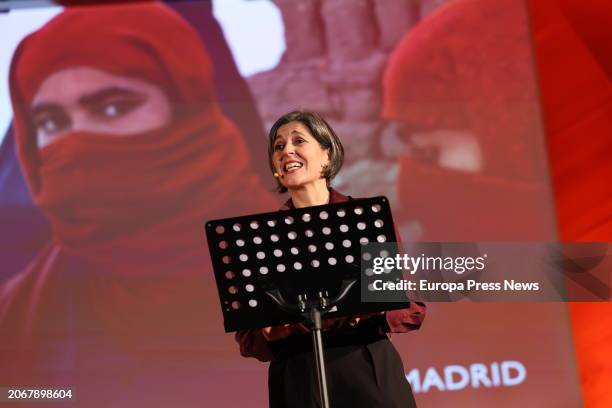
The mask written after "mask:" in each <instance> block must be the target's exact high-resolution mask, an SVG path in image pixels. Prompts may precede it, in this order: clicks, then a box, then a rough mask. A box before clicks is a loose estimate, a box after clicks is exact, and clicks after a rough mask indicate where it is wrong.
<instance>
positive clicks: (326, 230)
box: [322, 227, 331, 235]
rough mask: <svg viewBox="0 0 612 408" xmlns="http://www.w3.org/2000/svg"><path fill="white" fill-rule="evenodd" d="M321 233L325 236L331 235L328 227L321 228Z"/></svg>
mask: <svg viewBox="0 0 612 408" xmlns="http://www.w3.org/2000/svg"><path fill="white" fill-rule="evenodd" d="M322 231H323V233H324V234H325V235H329V234H331V228H329V227H323V230H322Z"/></svg>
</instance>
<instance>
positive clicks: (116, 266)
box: [0, 4, 276, 406]
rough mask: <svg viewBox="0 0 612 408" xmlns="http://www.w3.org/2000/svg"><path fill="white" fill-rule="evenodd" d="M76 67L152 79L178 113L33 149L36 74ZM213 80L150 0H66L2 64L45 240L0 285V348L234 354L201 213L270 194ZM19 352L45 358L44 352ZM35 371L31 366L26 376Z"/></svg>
mask: <svg viewBox="0 0 612 408" xmlns="http://www.w3.org/2000/svg"><path fill="white" fill-rule="evenodd" d="M74 66H87V67H94V68H97V69H101V70H104V71H107V72H110V73H112V74H116V75H121V76H128V77H130V76H133V77H135V78H139V79H144V80H147V81H149V82H151V83H153V84H156V85H158V86H160V87H161V88H162V89H163V90H164V91H165V92H166V94H167V95H168V96H169V98H170V99H171V103H172V104H173V106H174V108H175V111H176V112H177V113H176V114H175V117H174V119H173V120H172V122H171V123H170V124H169V125H167V126H165V127H164V128H161V129H158V130H154V131H151V132H146V133H143V134H137V135H130V136H124V137H121V138H119V137H112V136H110V135H103V134H92V133H72V134H69V135H66V136H65V137H64V138H62V139H61V140H58V141H56V142H55V143H53V144H51V145H49V146H47V147H45V148H43V149H42V150H40V151H38V149H37V147H36V143H35V135H34V133H33V131H32V124H31V123H30V122H29V119H28V108H29V105H30V101H31V99H32V97H33V95H34V93H35V92H36V90H37V88H38V86H39V85H40V84H41V82H42V81H43V80H44V79H45V78H46V77H48V76H49V75H50V74H52V73H54V72H57V71H58V70H61V69H64V68H67V67H74ZM212 81H213V73H212V70H211V64H210V61H209V60H208V56H207V54H206V52H205V50H204V48H203V45H202V44H201V42H200V40H199V38H198V36H197V34H196V33H195V32H194V31H193V30H192V28H191V27H190V26H189V25H188V24H187V23H185V22H184V21H183V20H182V19H181V18H180V17H178V15H176V14H175V13H174V12H172V11H171V10H170V9H168V8H166V7H165V6H163V5H159V4H137V5H127V6H112V7H83V8H71V9H67V10H66V11H64V12H62V13H61V14H59V15H58V16H57V17H55V18H54V19H52V20H51V21H50V22H49V23H47V24H46V25H45V26H44V27H42V28H41V29H40V30H39V31H37V32H35V33H33V34H32V35H30V36H28V37H27V38H26V39H25V40H23V42H22V43H21V44H20V46H19V47H18V50H17V51H16V53H15V56H14V58H13V62H12V66H11V76H10V86H11V96H12V101H13V108H14V112H15V135H16V140H17V145H18V156H19V159H20V161H21V164H22V166H23V169H24V173H25V175H26V179H27V182H28V184H29V186H30V189H31V191H32V195H33V198H34V200H35V202H36V204H37V205H39V206H40V207H42V208H43V209H44V211H45V212H46V214H47V215H48V217H49V219H50V221H51V223H52V226H53V233H54V242H53V243H51V244H50V246H49V247H48V248H47V249H46V250H45V252H44V253H41V254H40V256H39V257H38V259H37V260H36V261H35V262H34V263H33V264H32V265H30V267H29V268H28V270H27V271H24V273H22V274H20V275H19V276H17V277H16V278H14V279H13V280H12V281H10V282H9V283H8V284H7V285H5V286H4V287H3V288H2V289H0V332H1V333H2V336H3V339H6V342H5V343H4V344H5V345H6V348H5V350H6V351H7V353H8V354H9V355H11V356H17V355H18V352H17V349H19V350H34V349H32V348H33V347H39V348H43V349H45V348H46V349H53V350H54V351H57V350H56V346H57V347H58V348H62V347H71V346H70V345H71V344H73V342H74V341H77V342H79V341H80V350H81V352H83V353H84V354H85V355H86V356H88V357H87V359H89V358H90V357H89V355H91V354H93V353H95V352H96V351H97V350H96V347H97V343H96V341H101V342H103V343H104V344H115V346H116V347H119V348H121V349H123V350H130V351H131V352H133V353H136V354H142V353H144V354H146V353H151V352H155V353H157V356H158V358H161V361H163V362H164V363H167V364H170V363H172V364H178V365H179V366H180V362H181V361H183V359H184V360H185V361H192V363H190V364H195V363H194V362H195V361H200V362H202V360H200V359H201V358H203V357H206V356H208V357H210V356H221V355H228V354H230V355H234V354H235V352H234V350H232V347H231V346H233V344H232V342H231V341H229V342H228V339H227V338H226V337H225V336H224V335H223V328H222V325H221V319H220V317H221V316H220V308H219V305H218V298H217V294H216V289H215V284H214V280H213V277H212V274H211V271H210V260H209V259H208V250H207V249H206V246H205V241H204V238H205V235H204V221H205V220H208V219H214V218H220V217H227V216H232V215H240V214H244V213H252V212H260V211H263V210H267V209H269V208H270V207H272V206H274V205H275V203H276V200H275V199H274V198H273V197H272V196H271V195H270V194H269V193H268V192H266V191H265V190H264V189H263V188H262V187H261V185H260V184H259V181H258V180H259V179H258V178H257V177H256V176H255V174H254V173H253V172H252V171H251V169H250V168H249V167H248V155H249V153H248V151H247V149H246V146H245V143H244V140H243V137H242V135H241V134H240V133H239V131H238V130H237V128H236V127H235V126H234V125H233V124H232V123H230V122H229V121H228V120H227V119H226V118H225V117H224V116H223V115H222V113H221V111H220V110H219V107H218V105H217V102H216V98H215V95H214V93H213V82H212ZM258 159H261V160H265V158H264V157H261V158H258ZM245 198H246V199H245ZM65 304H67V306H65ZM71 305H72V306H71ZM65 308H68V309H67V310H70V311H71V312H70V313H72V315H70V314H67V312H66V309H65ZM75 313H76V315H77V316H76V317H75V315H74V314H75ZM81 315H82V316H81ZM92 333H93V334H95V336H94V338H95V339H96V341H90V337H89V336H91V335H93V334H92ZM75 337H76V339H75ZM9 339H14V343H12V342H11V341H9ZM109 342H110V343H109ZM10 345H16V346H15V349H11V346H10ZM115 346H113V347H115ZM73 351H74V350H73ZM2 354H4V352H3V353H2ZM22 355H23V356H25V357H24V358H27V359H32V360H35V359H36V360H37V362H38V363H39V364H41V365H42V366H45V367H47V366H49V367H53V365H52V363H51V362H50V357H48V356H44V353H41V354H40V355H37V354H36V353H34V352H27V351H26V352H25V353H24V354H22ZM41 356H44V357H43V358H39V357H41ZM110 356H111V358H109V360H108V364H110V361H112V360H113V358H116V356H114V355H112V353H111V354H110ZM2 357H4V356H2ZM47 357H48V358H47ZM12 363H14V364H12ZM12 363H9V362H8V360H6V366H7V367H12V369H13V370H14V372H13V373H16V372H17V371H25V368H24V369H21V368H19V367H21V365H20V363H19V361H18V359H17V357H15V358H14V359H12ZM133 363H134V362H133V361H132V362H131V363H130V362H128V360H125V359H124V360H122V362H120V363H118V365H117V366H116V367H110V368H109V369H110V370H111V372H107V373H105V374H103V375H102V377H104V378H105V380H104V381H107V380H108V381H112V378H113V376H114V375H115V374H118V373H119V372H124V373H132V374H133V372H132V371H130V369H134V368H135V367H136V366H137V364H136V365H134V364H133ZM141 363H142V362H139V363H138V364H141ZM62 364H67V363H66V362H65V361H64V362H63V363H62ZM74 364H77V365H78V364H80V361H78V360H77V362H76V363H74ZM103 365H104V364H99V365H96V364H93V365H92V367H97V366H100V367H101V366H103ZM160 367H161V365H160ZM39 368H40V367H39ZM90 368H91V367H90ZM75 370H76V368H75V367H74V366H71V368H70V369H68V370H65V369H64V371H62V370H60V371H59V372H64V373H70V374H71V375H72V374H74V375H76V374H75V373H76V371H75ZM94 370H95V369H94ZM170 371H172V370H170ZM7 372H8V373H10V372H11V370H10V369H9V370H8V371H7ZM43 372H44V370H43V369H41V370H39V371H36V372H34V371H32V370H30V373H29V374H27V373H26V374H27V375H29V376H30V377H27V378H28V381H30V379H31V378H35V377H36V375H37V374H40V373H43ZM49 372H53V371H52V370H51V371H49ZM13 373H11V374H13ZM111 373H114V374H111ZM56 374H57V372H56ZM125 375H128V374H125ZM85 377H87V376H85ZM36 378H37V377H36ZM144 378H148V377H144ZM160 378H161V377H160ZM164 378H165V377H164ZM178 378H179V377H178V374H177V381H178ZM193 378H194V379H195V378H198V377H195V376H194V377H193ZM10 379H14V377H11V378H10ZM116 380H117V381H119V382H120V381H122V380H121V378H120V376H119V377H118V378H117V379H116ZM200 380H201V378H200ZM100 381H102V380H100ZM126 381H127V382H126V383H124V385H125V384H127V383H130V381H131V380H130V381H128V380H126ZM0 382H2V383H18V382H14V381H8V382H7V381H0ZM22 383H23V382H22ZM41 383H49V382H48V381H47V382H45V381H43V382H41ZM212 383H213V382H211V384H212ZM91 384H96V382H95V380H93V379H92V382H91ZM92 388H93V387H92ZM91 391H92V392H96V390H91ZM97 392H98V393H99V392H100V391H99V389H98V391H97ZM83 398H85V396H84V395H83ZM124 401H125V399H124ZM158 405H159V406H164V405H163V404H162V402H160V401H158V402H157V403H155V404H152V405H149V406H158ZM89 406H91V405H89ZM165 406H167V405H165Z"/></svg>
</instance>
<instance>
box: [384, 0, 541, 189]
mask: <svg viewBox="0 0 612 408" xmlns="http://www.w3.org/2000/svg"><path fill="white" fill-rule="evenodd" d="M483 15H485V16H487V17H486V18H483V17H482V16H483ZM383 90H384V100H383V112H382V115H383V117H384V118H385V119H387V120H391V121H396V122H401V123H402V124H404V125H407V126H404V127H403V128H401V129H403V130H404V131H405V132H407V133H420V134H421V136H422V138H423V139H427V138H428V137H429V136H430V139H432V144H434V143H433V139H437V141H438V142H439V143H440V144H443V141H444V140H443V139H446V142H447V144H448V145H449V148H450V147H452V146H450V145H453V144H455V142H456V141H457V139H458V136H460V135H462V134H463V135H466V136H467V135H472V138H470V137H465V139H466V143H472V142H473V140H475V141H476V142H477V143H478V150H479V151H480V154H481V156H482V157H481V160H482V166H475V167H471V168H470V167H469V166H466V167H467V170H479V171H481V172H482V173H485V174H486V175H488V176H494V177H503V178H511V179H518V180H523V181H544V180H545V174H546V173H545V172H546V168H545V165H544V164H543V163H544V160H543V157H544V155H545V151H544V149H543V146H544V145H543V135H542V133H541V119H540V111H539V107H538V96H537V88H536V79H535V76H534V69H533V59H532V53H531V40H530V38H529V26H528V21H527V11H526V9H525V7H524V5H523V4H522V3H521V4H519V3H517V2H513V1H512V0H501V1H498V2H488V1H486V0H484V1H482V0H476V1H471V0H466V1H464V0H459V1H455V2H451V3H449V4H447V5H446V6H444V7H441V8H440V9H438V10H437V11H436V12H435V13H433V14H432V15H431V16H429V17H428V18H427V19H426V20H424V21H423V22H422V23H421V24H420V25H419V26H418V27H415V29H414V30H411V31H410V32H409V33H408V34H407V35H406V36H405V37H404V38H403V39H402V41H401V42H400V43H399V44H398V46H397V48H396V49H395V51H394V52H393V54H392V56H391V58H390V60H389V64H388V66H387V69H386V72H385V76H384V80H383ZM444 136H446V137H444ZM423 143H425V141H423ZM440 147H442V148H444V147H445V146H440ZM469 147H470V146H468V145H466V146H464V148H469ZM441 150H445V149H441ZM447 167H449V168H450V167H452V166H447Z"/></svg>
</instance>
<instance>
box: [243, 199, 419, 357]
mask: <svg viewBox="0 0 612 408" xmlns="http://www.w3.org/2000/svg"><path fill="white" fill-rule="evenodd" d="M348 200H349V197H347V196H345V195H343V194H340V193H339V192H337V191H336V190H333V189H331V190H330V197H329V203H330V204H335V203H342V202H345V201H348ZM294 208H295V207H294V206H293V201H291V199H289V200H288V201H287V202H286V203H285V204H284V205H283V206H282V207H281V210H291V209H294ZM398 238H399V235H398ZM426 312H427V307H426V306H425V304H424V303H421V302H410V306H409V307H408V308H406V309H397V310H391V311H388V312H385V320H386V323H387V326H388V327H387V328H385V330H387V329H388V331H389V333H407V332H409V331H412V330H418V329H419V328H420V327H421V324H422V323H423V320H424V319H425V314H426ZM370 317H371V316H370ZM351 320H352V318H338V319H333V321H330V320H327V321H325V322H324V323H327V324H324V326H323V327H324V328H325V330H333V329H339V328H342V327H348V326H349V324H350V322H351ZM296 333H297V334H303V333H304V331H303V330H299V329H298V330H296ZM235 338H236V341H237V342H238V344H239V345H240V354H241V355H242V356H244V357H254V358H256V359H258V360H260V361H272V360H273V359H274V353H273V352H272V350H271V349H270V346H269V343H268V341H267V340H266V339H265V337H264V336H263V334H262V331H261V330H260V329H249V330H241V331H238V332H236V335H235Z"/></svg>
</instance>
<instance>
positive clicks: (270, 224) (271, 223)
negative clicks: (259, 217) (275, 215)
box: [268, 220, 276, 227]
mask: <svg viewBox="0 0 612 408" xmlns="http://www.w3.org/2000/svg"><path fill="white" fill-rule="evenodd" d="M275 225H276V220H268V227H274V226H275Z"/></svg>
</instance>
